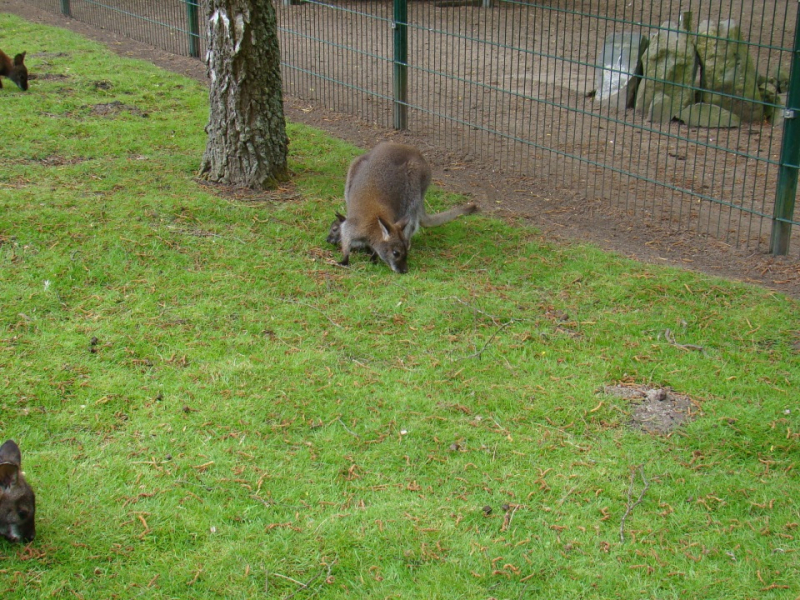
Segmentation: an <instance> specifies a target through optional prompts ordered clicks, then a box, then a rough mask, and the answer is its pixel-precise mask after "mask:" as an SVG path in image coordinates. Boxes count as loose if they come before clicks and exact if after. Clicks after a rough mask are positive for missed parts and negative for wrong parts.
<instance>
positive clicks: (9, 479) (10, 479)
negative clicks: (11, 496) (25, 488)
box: [0, 463, 19, 490]
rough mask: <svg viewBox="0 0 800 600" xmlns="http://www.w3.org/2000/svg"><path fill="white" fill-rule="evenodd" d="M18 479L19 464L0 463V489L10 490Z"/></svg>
mask: <svg viewBox="0 0 800 600" xmlns="http://www.w3.org/2000/svg"><path fill="white" fill-rule="evenodd" d="M18 481H19V465H17V464H12V463H0V489H4V490H10V489H11V488H12V487H14V486H15V485H17V482H18Z"/></svg>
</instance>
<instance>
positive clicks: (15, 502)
mask: <svg viewBox="0 0 800 600" xmlns="http://www.w3.org/2000/svg"><path fill="white" fill-rule="evenodd" d="M35 516H36V497H35V496H34V494H33V490H32V489H31V486H29V485H28V482H27V481H25V477H23V476H22V455H21V454H20V451H19V446H17V444H16V443H15V442H14V441H13V440H8V441H7V442H6V443H5V444H3V445H2V446H0V536H2V537H4V538H6V539H7V540H8V541H10V542H20V541H24V542H30V541H31V540H33V538H34V537H35V536H36V525H35V524H34V518H35Z"/></svg>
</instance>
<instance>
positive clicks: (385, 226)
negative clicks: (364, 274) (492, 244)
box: [328, 142, 478, 273]
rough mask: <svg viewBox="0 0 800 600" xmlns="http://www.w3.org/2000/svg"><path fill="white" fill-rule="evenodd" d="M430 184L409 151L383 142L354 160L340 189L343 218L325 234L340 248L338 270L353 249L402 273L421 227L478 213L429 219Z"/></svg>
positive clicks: (459, 211)
mask: <svg viewBox="0 0 800 600" xmlns="http://www.w3.org/2000/svg"><path fill="white" fill-rule="evenodd" d="M430 183H431V169H430V167H429V166H428V163H427V162H426V161H425V158H423V156H422V154H420V152H419V150H417V149H416V148H414V147H412V146H406V145H404V144H396V143H393V142H383V143H381V144H378V145H377V146H375V147H374V148H373V149H372V150H370V151H369V152H367V153H366V154H364V155H362V156H359V157H358V158H356V159H355V160H354V161H353V162H352V163H351V164H350V168H349V169H348V171H347V181H346V183H345V187H344V199H345V203H346V204H347V217H342V215H340V214H338V213H337V215H336V220H335V221H334V222H333V223H332V224H331V229H330V232H329V233H328V241H332V240H333V241H334V242H335V241H336V240H337V239H338V241H339V242H340V243H341V246H342V254H343V256H342V261H341V263H340V264H342V265H347V264H349V262H350V251H351V250H352V249H356V248H366V249H369V250H370V251H371V252H372V257H373V260H376V257H380V259H381V260H383V262H385V263H386V264H387V265H389V266H390V267H391V268H392V270H393V271H395V272H396V273H406V272H408V264H407V260H408V249H409V247H410V243H411V236H412V235H414V234H415V233H416V232H417V230H418V229H419V226H420V225H422V226H423V227H436V226H437V225H443V224H444V223H448V222H449V221H452V220H453V219H455V218H457V217H460V216H461V215H468V214H471V213H474V212H475V211H476V210H478V207H477V206H476V205H475V204H472V203H470V204H464V205H462V206H456V207H454V208H451V209H450V210H447V211H445V212H442V213H438V214H435V215H428V214H427V213H426V212H425V191H426V190H427V189H428V186H429V185H430Z"/></svg>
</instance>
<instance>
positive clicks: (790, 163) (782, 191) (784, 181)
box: [769, 11, 800, 255]
mask: <svg viewBox="0 0 800 600" xmlns="http://www.w3.org/2000/svg"><path fill="white" fill-rule="evenodd" d="M791 69H792V70H791V74H790V76H789V97H788V100H787V102H786V113H785V114H786V119H785V120H784V122H783V144H782V145H781V164H780V167H779V168H778V189H777V190H776V192H775V208H774V210H773V212H772V236H771V238H770V242H769V251H770V252H771V253H772V254H775V255H779V254H787V253H788V252H789V238H790V237H791V235H792V223H791V221H792V219H793V217H794V199H795V195H796V194H797V175H798V168H800V11H798V13H797V23H796V24H795V28H794V51H793V52H792V65H791Z"/></svg>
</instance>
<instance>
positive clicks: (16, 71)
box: [0, 50, 28, 92]
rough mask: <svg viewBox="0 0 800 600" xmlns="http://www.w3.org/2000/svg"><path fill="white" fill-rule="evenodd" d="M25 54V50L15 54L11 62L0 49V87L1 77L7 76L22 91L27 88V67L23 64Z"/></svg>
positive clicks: (1, 83) (0, 83)
mask: <svg viewBox="0 0 800 600" xmlns="http://www.w3.org/2000/svg"><path fill="white" fill-rule="evenodd" d="M25 54H26V53H25V52H23V53H22V54H17V55H16V56H15V57H14V62H11V59H10V58H9V56H8V55H7V54H6V53H5V52H3V51H2V50H0V89H2V87H3V79H2V77H8V78H9V79H10V80H11V81H13V82H14V83H16V84H17V87H18V88H19V89H21V90H22V91H23V92H26V91H27V90H28V68H27V67H26V66H25Z"/></svg>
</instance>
